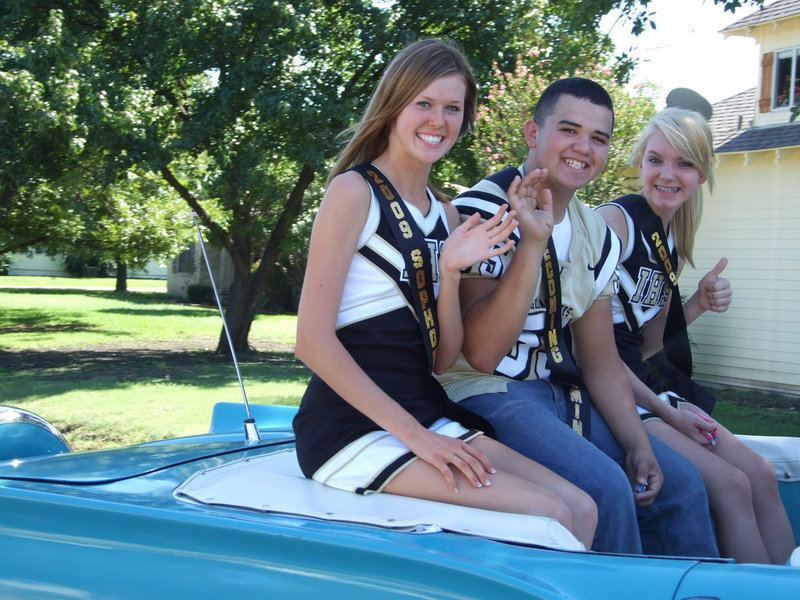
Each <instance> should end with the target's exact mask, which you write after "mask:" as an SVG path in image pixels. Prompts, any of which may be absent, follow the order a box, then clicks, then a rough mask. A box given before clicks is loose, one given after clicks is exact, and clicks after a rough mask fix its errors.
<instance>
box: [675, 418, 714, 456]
mask: <svg viewBox="0 0 800 600" xmlns="http://www.w3.org/2000/svg"><path fill="white" fill-rule="evenodd" d="M670 425H672V426H673V427H674V428H675V429H677V430H678V431H680V432H681V433H682V434H683V435H685V436H686V437H688V438H690V439H692V440H694V441H695V442H697V443H698V444H700V445H701V446H707V447H711V446H712V444H713V443H715V442H716V436H717V433H716V429H717V426H716V423H714V421H713V419H710V418H708V417H706V416H704V415H703V414H702V413H699V412H697V411H696V410H693V409H681V410H676V411H674V418H673V419H672V422H670ZM712 440H714V442H712Z"/></svg>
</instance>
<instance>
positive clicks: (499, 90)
mask: <svg viewBox="0 0 800 600" xmlns="http://www.w3.org/2000/svg"><path fill="white" fill-rule="evenodd" d="M570 75H575V76H581V77H587V78H589V79H593V80H594V81H597V82H598V83H600V84H602V85H603V86H604V87H605V88H606V89H607V90H608V92H609V94H611V97H612V100H613V101H614V113H615V123H614V135H613V137H612V143H611V150H610V151H609V157H608V162H607V163H606V168H605V170H604V171H603V173H602V174H601V175H600V177H598V178H597V179H596V180H595V181H593V182H592V183H590V184H589V185H587V186H586V187H584V188H583V189H582V190H581V192H580V194H581V199H582V200H583V201H584V202H587V203H589V204H594V205H596V204H600V203H602V202H606V201H608V200H613V199H614V198H617V197H619V196H621V195H623V194H624V193H627V192H629V191H631V190H632V189H633V188H635V186H636V185H638V182H637V181H636V178H635V173H634V178H633V181H631V180H630V178H629V177H627V176H626V172H625V171H626V161H627V158H628V155H629V152H630V149H631V148H632V147H633V143H634V141H635V140H636V137H637V136H638V135H639V133H640V132H641V130H642V128H643V127H644V124H645V123H646V122H647V121H648V120H649V119H650V117H651V116H652V115H653V114H654V112H655V107H654V105H653V101H652V99H651V97H650V96H649V95H647V93H646V89H639V90H637V93H636V94H635V95H631V94H630V93H629V92H628V91H627V90H626V89H625V86H623V85H620V84H619V83H617V81H616V80H615V79H614V75H613V72H612V71H611V69H610V68H608V67H603V66H601V65H598V64H591V65H588V66H586V67H585V68H582V69H575V70H574V71H572V72H567V73H560V74H558V73H553V72H552V71H551V65H550V63H549V61H548V59H546V58H542V52H540V51H539V50H538V49H535V48H534V49H531V50H529V51H528V53H527V54H526V55H525V56H519V57H517V64H516V66H515V68H514V70H513V71H511V72H502V71H500V70H499V69H496V70H495V73H494V78H495V79H494V83H493V84H492V86H491V87H490V88H489V93H488V94H487V97H486V102H485V103H484V104H482V105H481V107H480V111H479V116H478V124H477V125H476V131H477V133H476V135H475V139H474V144H473V151H474V154H475V158H476V161H477V163H478V164H479V165H480V167H481V168H482V169H483V170H484V171H485V172H486V173H493V172H496V171H499V170H500V169H503V168H504V167H507V166H516V165H518V164H521V163H522V162H523V161H524V160H525V157H526V156H527V152H528V146H527V143H526V141H525V134H524V131H523V127H524V124H525V121H527V120H528V119H530V118H531V116H532V114H533V108H534V107H535V106H536V102H537V101H538V99H539V96H540V95H541V93H542V91H544V89H545V88H546V87H547V86H548V85H549V84H550V83H551V82H553V81H555V80H556V79H558V78H559V77H564V76H570Z"/></svg>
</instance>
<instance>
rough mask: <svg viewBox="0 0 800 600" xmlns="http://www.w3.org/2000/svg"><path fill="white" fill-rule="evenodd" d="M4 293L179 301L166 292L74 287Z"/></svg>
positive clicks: (16, 290)
mask: <svg viewBox="0 0 800 600" xmlns="http://www.w3.org/2000/svg"><path fill="white" fill-rule="evenodd" d="M2 289H3V293H4V294H30V295H34V296H53V295H59V296H87V297H91V298H106V299H108V300H125V301H126V302H135V303H137V304H164V302H170V301H172V302H176V303H177V302H178V300H177V299H175V298H174V297H173V296H167V295H165V294H164V292H115V291H113V290H105V289H91V288H84V289H74V288H47V287H41V288H14V287H8V288H2Z"/></svg>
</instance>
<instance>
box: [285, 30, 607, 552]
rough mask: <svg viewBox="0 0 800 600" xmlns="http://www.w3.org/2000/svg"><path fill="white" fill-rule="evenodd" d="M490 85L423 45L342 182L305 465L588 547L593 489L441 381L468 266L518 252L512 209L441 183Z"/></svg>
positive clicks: (411, 49) (301, 433) (323, 212)
mask: <svg viewBox="0 0 800 600" xmlns="http://www.w3.org/2000/svg"><path fill="white" fill-rule="evenodd" d="M476 95H477V91H476V85H475V81H474V79H473V76H472V73H471V71H470V68H469V65H468V63H467V61H466V59H465V58H464V56H463V55H462V54H461V53H460V52H459V51H458V49H456V48H455V47H454V46H453V45H452V44H450V43H447V42H445V41H441V40H423V41H420V42H416V43H414V44H411V45H410V46H408V47H407V48H405V49H404V50H403V51H401V52H400V53H399V54H398V55H397V56H396V57H395V58H394V59H393V60H392V62H391V63H390V64H389V66H388V67H387V69H386V71H385V72H384V74H383V77H382V79H381V81H380V82H379V84H378V86H377V87H376V89H375V92H374V93H373V96H372V98H371V100H370V102H369V104H368V106H367V108H366V111H365V113H364V115H363V117H362V118H361V120H360V122H359V123H358V124H357V125H356V126H355V127H354V128H353V130H352V137H351V139H350V141H349V143H348V144H347V146H346V147H345V149H344V151H343V152H342V154H341V155H340V157H339V160H338V163H337V164H336V166H335V167H334V169H333V171H332V173H331V174H330V177H329V178H328V187H327V190H326V192H325V196H324V198H323V200H322V204H321V206H320V209H319V212H318V214H317V216H316V219H315V222H314V227H313V231H312V234H311V242H310V248H309V256H308V266H307V269H306V275H305V281H304V284H303V291H302V295H301V299H300V307H299V311H298V323H297V346H296V353H297V356H298V357H299V358H300V359H301V360H302V361H303V362H304V363H305V364H306V365H308V366H309V368H310V369H311V370H312V371H313V372H314V375H313V377H312V379H311V381H310V382H309V385H308V389H307V390H306V393H305V395H304V396H303V400H302V403H301V405H300V410H299V412H298V414H297V416H296V418H295V421H294V429H295V433H296V438H297V455H298V460H299V463H300V466H301V469H302V470H303V473H304V474H305V475H306V476H307V477H310V478H313V479H315V480H317V481H320V482H322V483H324V484H326V485H329V486H333V487H337V488H340V489H345V490H350V491H353V492H356V493H362V494H364V493H371V492H388V493H393V494H401V495H406V496H414V497H419V498H426V499H430V500H436V501H442V502H449V503H454V504H461V505H466V506H472V507H479V508H484V509H493V510H498V511H504V512H512V513H521V514H532V515H543V516H548V517H553V518H555V519H557V520H558V521H559V522H560V523H561V524H562V525H564V526H565V527H566V528H567V529H569V530H571V531H572V532H573V533H574V534H575V536H576V537H577V538H578V539H579V540H580V541H581V542H582V543H583V544H584V546H586V547H587V548H588V547H589V546H590V545H591V541H592V537H593V534H594V529H595V526H596V519H597V516H596V507H595V505H594V503H593V501H592V500H591V498H589V496H588V495H586V494H585V493H584V492H582V491H581V490H579V489H578V488H577V487H575V486H573V485H572V484H570V483H568V482H567V481H566V480H564V479H562V478H560V477H558V476H557V475H555V474H554V473H552V472H551V471H549V470H547V469H545V468H544V467H542V466H541V465H539V464H537V463H535V462H532V461H530V460H528V459H527V458H525V457H523V456H522V455H519V454H517V453H515V452H513V451H512V450H510V449H508V448H507V447H505V446H502V445H501V444H499V443H497V442H496V441H494V440H492V439H491V438H489V437H487V436H485V435H483V434H482V433H481V431H479V430H477V429H474V428H471V423H469V422H468V420H469V418H470V415H468V414H466V411H463V409H461V410H460V411H459V409H458V408H457V407H456V406H455V405H454V404H453V403H451V402H450V401H449V400H448V398H447V396H446V394H445V393H444V390H443V389H442V388H441V387H440V386H439V384H438V383H437V382H436V381H435V379H434V378H433V376H432V371H435V372H437V373H441V372H443V371H445V370H447V369H448V368H449V367H450V366H451V365H452V364H453V363H454V361H455V359H456V357H457V355H458V353H459V351H460V348H461V343H462V337H463V331H462V326H461V311H460V307H459V299H458V285H459V280H460V271H461V269H462V268H466V267H468V266H470V265H472V264H475V263H476V262H480V261H481V260H484V259H486V258H489V257H493V256H496V255H498V254H501V253H503V252H506V251H507V250H508V249H509V248H510V247H511V242H505V243H503V241H504V240H506V239H507V237H508V234H509V233H510V232H511V231H512V230H513V228H514V227H515V226H516V225H517V221H516V219H515V218H514V214H515V213H514V212H513V211H512V212H511V213H510V214H504V211H500V212H498V213H497V215H495V216H494V217H493V218H492V219H489V220H488V221H486V222H485V223H479V219H478V218H477V217H478V215H476V216H475V218H472V219H469V220H467V221H465V222H464V223H463V224H461V225H459V217H458V214H457V211H456V210H455V209H454V208H453V207H452V205H450V204H449V203H448V202H446V201H444V200H443V199H442V197H441V196H440V195H439V194H437V193H435V192H434V191H433V190H431V188H430V187H429V185H428V176H429V173H430V170H431V166H432V165H433V164H434V163H435V162H436V161H437V160H439V159H440V158H442V157H443V156H444V155H445V154H446V153H447V151H448V150H449V149H450V148H451V147H452V146H453V144H454V143H455V141H456V140H457V139H458V137H459V136H460V135H461V134H463V133H465V132H466V131H468V130H469V129H470V128H471V127H472V125H473V123H474V120H475V109H476ZM459 421H463V425H462V423H461V422H459Z"/></svg>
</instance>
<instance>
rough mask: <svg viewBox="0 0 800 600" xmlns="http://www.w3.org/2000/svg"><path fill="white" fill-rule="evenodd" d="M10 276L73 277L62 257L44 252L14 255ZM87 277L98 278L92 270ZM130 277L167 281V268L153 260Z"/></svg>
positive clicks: (9, 269) (132, 271) (130, 273)
mask: <svg viewBox="0 0 800 600" xmlns="http://www.w3.org/2000/svg"><path fill="white" fill-rule="evenodd" d="M8 274H9V275H17V276H34V277H71V276H72V274H71V273H69V272H67V270H66V268H65V267H64V260H63V258H61V257H60V256H55V257H54V256H48V255H47V254H46V253H45V251H44V250H40V251H34V253H33V254H31V255H28V254H25V253H19V254H13V255H12V256H11V264H10V266H9V268H8ZM84 276H85V277H93V276H96V274H94V273H93V272H92V271H91V269H89V270H86V271H85V272H84ZM128 277H130V278H135V279H166V278H167V267H166V265H162V264H159V263H158V262H156V261H154V260H151V261H150V262H148V263H147V265H145V267H144V269H131V270H129V271H128Z"/></svg>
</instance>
